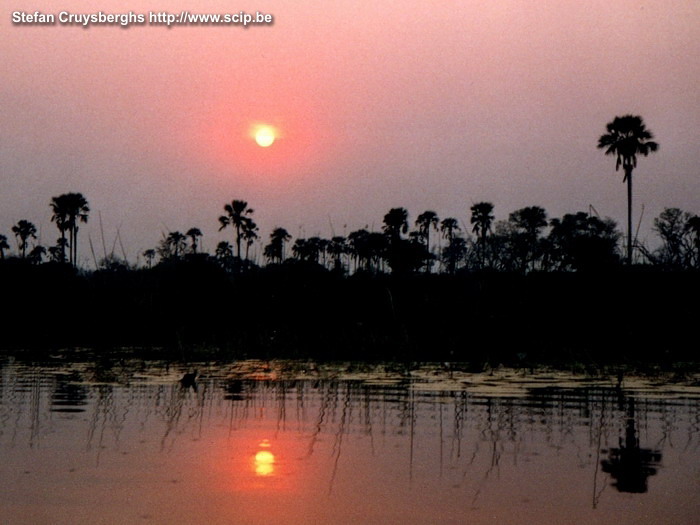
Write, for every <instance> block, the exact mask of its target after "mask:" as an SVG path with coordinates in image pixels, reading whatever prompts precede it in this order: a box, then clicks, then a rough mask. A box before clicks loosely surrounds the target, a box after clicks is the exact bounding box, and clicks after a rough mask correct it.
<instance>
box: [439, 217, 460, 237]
mask: <svg viewBox="0 0 700 525" xmlns="http://www.w3.org/2000/svg"><path fill="white" fill-rule="evenodd" d="M460 229H461V228H460V227H459V222H458V221H457V219H455V218H454V217H447V218H445V219H442V222H440V231H441V232H442V236H443V237H444V238H445V239H447V241H448V242H451V241H452V239H454V237H455V235H456V233H455V232H458V231H460Z"/></svg>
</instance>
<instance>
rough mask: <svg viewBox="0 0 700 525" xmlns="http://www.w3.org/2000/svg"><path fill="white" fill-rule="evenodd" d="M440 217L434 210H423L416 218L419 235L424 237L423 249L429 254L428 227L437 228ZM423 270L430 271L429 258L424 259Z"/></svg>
mask: <svg viewBox="0 0 700 525" xmlns="http://www.w3.org/2000/svg"><path fill="white" fill-rule="evenodd" d="M439 222H440V219H439V218H438V216H437V213H435V212H434V211H430V210H427V211H424V212H423V213H421V214H420V215H419V216H418V218H417V219H416V226H418V232H419V233H420V236H421V237H422V238H424V239H425V250H426V251H427V252H428V254H430V229H431V228H435V229H436V230H437V227H438V223H439ZM425 271H426V272H429V271H430V258H427V259H426V260H425Z"/></svg>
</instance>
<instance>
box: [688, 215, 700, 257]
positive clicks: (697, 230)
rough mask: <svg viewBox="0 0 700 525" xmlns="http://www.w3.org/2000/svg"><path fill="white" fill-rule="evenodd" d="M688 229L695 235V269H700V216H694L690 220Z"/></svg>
mask: <svg viewBox="0 0 700 525" xmlns="http://www.w3.org/2000/svg"><path fill="white" fill-rule="evenodd" d="M688 229H689V230H690V232H691V233H692V234H693V243H694V244H695V267H696V268H700V216H697V215H694V216H692V217H691V218H690V219H688Z"/></svg>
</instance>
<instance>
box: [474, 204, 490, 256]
mask: <svg viewBox="0 0 700 525" xmlns="http://www.w3.org/2000/svg"><path fill="white" fill-rule="evenodd" d="M471 212H472V216H471V223H472V224H473V225H474V228H473V229H472V231H473V232H474V233H475V234H476V236H477V238H478V240H479V241H478V242H479V251H480V254H481V266H483V265H484V261H485V259H486V236H487V235H488V233H489V232H490V231H491V225H492V224H493V219H494V215H493V204H491V203H490V202H477V203H476V204H474V205H472V207H471Z"/></svg>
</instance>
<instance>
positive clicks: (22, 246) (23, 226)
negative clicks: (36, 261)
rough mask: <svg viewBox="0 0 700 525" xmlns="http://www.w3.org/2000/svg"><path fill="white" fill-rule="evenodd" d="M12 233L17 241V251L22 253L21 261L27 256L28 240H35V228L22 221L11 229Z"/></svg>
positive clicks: (29, 223)
mask: <svg viewBox="0 0 700 525" xmlns="http://www.w3.org/2000/svg"><path fill="white" fill-rule="evenodd" d="M12 233H14V234H15V237H17V239H18V240H19V250H20V252H22V259H24V258H25V257H26V256H27V245H28V243H29V239H36V226H34V225H33V224H32V223H31V222H29V221H26V220H24V219H22V220H21V221H19V222H17V224H15V225H14V226H13V227H12Z"/></svg>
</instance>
